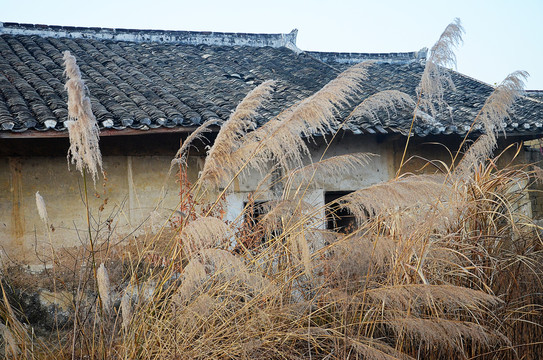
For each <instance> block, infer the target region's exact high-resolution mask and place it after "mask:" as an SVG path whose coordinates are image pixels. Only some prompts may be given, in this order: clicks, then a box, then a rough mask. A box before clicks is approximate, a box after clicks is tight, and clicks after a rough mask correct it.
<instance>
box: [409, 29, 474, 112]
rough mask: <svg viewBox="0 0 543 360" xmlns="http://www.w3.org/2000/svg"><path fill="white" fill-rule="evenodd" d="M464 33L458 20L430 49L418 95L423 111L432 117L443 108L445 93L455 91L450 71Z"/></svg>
mask: <svg viewBox="0 0 543 360" xmlns="http://www.w3.org/2000/svg"><path fill="white" fill-rule="evenodd" d="M463 33H464V28H463V27H462V24H461V22H460V19H458V18H456V19H454V21H453V22H452V23H450V24H449V25H448V26H447V27H446V28H445V30H444V31H443V33H442V34H441V36H440V37H439V39H438V41H437V42H436V43H435V44H434V46H432V48H431V49H430V56H429V58H428V59H427V60H426V65H425V67H424V72H423V74H422V78H421V80H420V84H419V87H418V88H417V93H418V96H419V101H420V104H421V107H422V109H428V110H429V111H430V113H431V114H432V116H435V115H436V114H437V111H438V110H439V109H441V108H442V107H443V95H444V93H445V91H446V90H448V89H450V90H452V91H454V89H455V87H454V83H453V81H452V79H451V75H450V73H449V70H448V69H449V68H451V67H455V66H456V55H455V53H454V50H455V48H456V47H457V46H458V45H459V44H460V43H462V34H463ZM436 105H437V107H436Z"/></svg>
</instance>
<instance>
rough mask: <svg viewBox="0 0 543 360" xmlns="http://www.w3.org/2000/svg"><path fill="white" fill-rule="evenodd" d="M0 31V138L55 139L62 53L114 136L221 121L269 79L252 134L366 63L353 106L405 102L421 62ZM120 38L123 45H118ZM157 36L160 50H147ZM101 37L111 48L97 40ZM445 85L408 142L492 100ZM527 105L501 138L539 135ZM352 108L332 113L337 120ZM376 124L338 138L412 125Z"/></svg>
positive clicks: (65, 31) (467, 84)
mask: <svg viewBox="0 0 543 360" xmlns="http://www.w3.org/2000/svg"><path fill="white" fill-rule="evenodd" d="M0 25H1V23H0ZM6 26H7V27H6ZM2 29H4V30H5V29H7V30H9V31H7V30H6V31H7V32H10V33H5V32H6V31H4V34H1V35H0V131H11V132H22V131H26V130H28V129H34V130H39V131H52V130H51V129H54V130H57V131H64V130H65V126H64V121H65V120H66V119H67V116H68V112H67V105H66V101H67V95H66V91H65V90H64V82H65V78H64V75H63V71H64V70H63V59H62V52H63V51H65V50H69V51H71V52H72V53H73V54H74V55H75V56H76V58H77V62H78V64H79V66H80V69H81V72H82V76H83V79H84V80H85V83H86V85H87V88H88V90H89V94H90V99H91V105H92V110H93V112H94V114H95V116H96V118H97V120H98V123H99V125H100V126H101V127H104V128H111V129H116V130H119V131H122V130H123V129H126V128H131V129H141V130H146V129H150V128H158V127H166V128H173V127H179V126H181V127H183V126H194V125H198V124H201V123H202V122H203V121H206V120H209V119H214V118H217V119H222V120H226V119H227V118H228V116H229V115H230V114H231V112H232V111H233V110H234V109H235V107H236V105H237V104H238V103H239V102H240V101H241V100H242V99H243V97H244V96H245V95H246V94H247V93H248V92H249V91H250V90H252V89H253V88H254V87H255V86H256V85H258V84H260V83H262V82H263V81H265V80H268V79H274V80H277V85H276V89H275V90H276V91H275V93H274V96H273V98H272V100H271V101H270V102H269V103H267V106H266V107H265V109H264V110H263V111H262V112H261V114H260V117H259V118H258V119H257V123H258V124H262V123H263V122H265V121H267V119H268V118H269V117H271V116H274V115H276V114H278V113H279V112H280V111H281V110H282V109H284V108H285V107H286V106H289V105H292V104H293V103H295V102H296V101H299V100H302V99H304V98H305V97H307V96H309V95H311V94H313V93H314V92H315V91H317V90H318V89H320V88H321V87H322V86H324V85H325V84H326V83H328V82H329V81H330V80H332V79H334V78H335V77H336V76H337V75H338V74H339V73H340V72H341V71H342V70H344V69H346V68H347V67H348V66H350V65H351V64H352V63H356V62H359V61H363V60H368V59H370V60H376V63H375V64H374V65H373V66H372V67H370V70H369V72H370V74H369V75H370V76H369V79H368V80H367V81H365V82H364V84H363V89H362V91H361V93H360V94H359V97H358V99H357V102H360V101H362V100H363V99H365V98H366V97H368V96H370V95H371V94H374V93H376V92H378V91H381V90H390V89H396V90H401V91H404V92H407V93H408V94H411V95H412V96H415V88H416V86H417V85H418V82H419V80H420V76H421V74H422V71H423V65H422V61H423V59H424V57H425V50H424V49H423V50H422V51H420V52H413V53H393V54H343V53H317V52H300V51H299V49H294V50H295V51H293V50H291V49H290V48H287V47H285V45H280V46H275V47H271V46H262V44H264V43H266V44H272V45H273V44H274V43H273V41H275V40H277V39H279V37H276V38H273V39H271V38H266V36H268V35H261V37H259V36H260V35H254V34H241V35H240V34H238V35H236V34H219V38H221V37H222V38H224V39H226V40H228V41H230V42H234V43H235V44H234V45H232V44H231V43H230V42H229V43H218V42H216V41H215V40H214V38H212V36H213V34H211V35H210V36H211V37H209V38H206V36H208V34H206V33H189V32H163V33H161V32H160V31H154V30H153V31H136V30H119V31H116V30H112V29H98V30H97V29H91V28H82V29H80V30H79V32H80V33H83V34H84V35H85V36H84V37H81V36H80V37H77V36H75V35H74V36H72V35H73V34H72V32H71V31H73V29H71V28H69V27H53V26H49V27H48V26H41V27H38V28H36V27H35V26H33V25H25V24H7V23H4V24H3V27H2V26H0V33H2ZM40 31H41V32H43V33H44V34H46V35H43V34H42V35H40V33H39V32H40ZM29 34H31V35H29ZM112 34H113V35H112ZM115 34H116V35H115ZM123 34H124V35H123ZM130 34H132V35H133V37H132V38H133V41H123V40H119V39H120V38H122V37H123V36H124V37H129V35H130ZM160 34H162V35H163V38H164V39H166V40H164V41H158V40H156V39H157V36H158V37H160V36H161V35H160ZM110 35H111V36H110ZM121 35H122V36H121ZM63 36H64V37H63ZM108 36H109V37H110V38H111V37H114V36H116V37H117V39H116V40H108V39H105V38H104V37H108ZM236 36H237V38H236ZM187 39H188V40H187ZM194 39H200V40H199V41H201V43H196V42H195V40H194ZM202 39H203V40H202ZM210 39H211V40H210ZM232 39H234V40H235V41H233V40H232ZM236 39H237V40H239V41H237V40H236ZM247 39H249V40H250V41H254V42H255V44H256V45H255V44H252V45H250V46H240V45H239V44H241V43H244V44H249V43H247V41H249V40H247ZM251 39H252V40H251ZM270 39H271V40H270ZM274 39H275V40H274ZM272 40H273V41H272ZM236 41H237V42H236ZM291 43H292V41H291ZM208 44H214V45H208ZM236 44H237V45H236ZM258 44H260V45H258ZM294 47H295V44H294ZM451 76H452V78H453V81H454V83H455V85H456V87H457V91H454V92H448V93H447V94H446V97H445V101H446V102H447V103H448V105H449V109H442V110H443V111H441V112H440V113H439V114H438V115H437V116H435V118H432V119H431V120H428V121H425V120H423V119H420V118H417V119H416V124H415V126H414V131H415V134H417V135H419V136H426V135H430V134H433V135H438V134H459V135H460V134H465V132H466V129H467V128H469V126H470V125H471V122H472V121H473V118H474V117H475V116H476V114H477V112H478V111H479V110H480V109H481V107H482V106H483V104H484V102H485V99H486V97H487V96H488V95H489V94H490V93H491V92H492V90H493V88H492V87H491V86H489V85H487V84H484V83H482V82H480V81H477V80H474V79H472V78H469V77H467V76H464V75H462V74H459V73H456V72H451ZM528 96H529V97H530V98H528V97H526V98H522V99H521V100H520V101H518V103H517V104H516V105H515V107H514V111H513V112H512V114H511V118H510V119H508V120H507V125H508V126H507V127H506V131H507V132H508V133H513V134H532V135H533V134H543V127H542V125H541V124H543V102H542V101H541V99H543V96H542V95H541V93H540V92H537V91H535V92H528ZM356 104H357V103H356V102H354V103H352V104H350V105H349V106H348V107H346V108H344V109H342V112H341V116H342V117H344V116H346V115H347V114H349V112H350V110H351V109H352V108H353V107H354V106H355V105H356ZM381 115H383V116H380V117H379V119H369V118H354V119H353V121H352V122H350V123H349V124H348V128H349V129H351V131H353V132H354V133H362V134H386V133H400V134H404V135H406V134H407V132H408V130H409V128H410V125H411V120H412V115H411V114H410V113H409V112H407V111H398V112H397V113H396V114H391V115H390V116H388V115H387V114H381Z"/></svg>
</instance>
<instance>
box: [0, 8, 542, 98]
mask: <svg viewBox="0 0 543 360" xmlns="http://www.w3.org/2000/svg"><path fill="white" fill-rule="evenodd" d="M455 17H459V18H460V19H461V20H462V24H463V26H464V28H465V30H466V34H465V35H464V44H463V45H462V46H461V47H460V48H459V49H458V51H457V59H458V71H460V72H462V73H464V74H467V75H470V76H472V77H475V78H477V79H480V80H483V81H485V82H487V83H490V84H494V83H499V82H501V80H503V79H504V78H505V77H506V76H507V75H508V74H509V73H511V72H513V71H515V70H526V71H528V72H529V73H530V75H531V76H530V78H529V79H528V82H527V89H543V0H516V1H513V0H511V1H505V0H492V1H489V0H434V1H426V0H397V1H392V0H381V1H375V0H374V1H371V2H370V1H363V0H359V1H356V0H335V1H332V0H313V1H309V0H306V1H297V0H290V1H288V0H267V1H257V0H254V1H248V0H230V1H218V0H190V1H186V0H178V1H175V0H132V1H114V0H109V1H106V0H94V1H93V0H87V1H85V0H78V1H73V0H72V1H68V0H49V1H48V0H0V21H12V22H25V23H34V24H35V23H40V24H47V25H73V26H94V27H113V28H115V27H117V28H135V29H165V30H205V31H225V32H253V33H288V32H290V30H292V29H294V28H297V29H298V30H299V33H298V41H297V45H298V47H299V48H301V49H303V50H318V51H346V52H403V51H415V50H419V49H421V48H422V47H428V48H430V47H431V46H432V45H433V43H434V42H435V41H436V40H437V38H438V37H439V35H440V34H441V32H442V31H443V29H444V28H445V27H446V26H447V24H449V23H450V22H451V21H452V20H453V19H454V18H455Z"/></svg>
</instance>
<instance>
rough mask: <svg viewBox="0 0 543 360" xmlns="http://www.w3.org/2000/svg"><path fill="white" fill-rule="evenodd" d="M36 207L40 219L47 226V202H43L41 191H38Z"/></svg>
mask: <svg viewBox="0 0 543 360" xmlns="http://www.w3.org/2000/svg"><path fill="white" fill-rule="evenodd" d="M36 207H37V208H38V214H39V215H40V218H41V219H42V221H43V222H44V223H45V224H47V220H48V217H47V208H46V207H45V201H44V200H43V197H42V196H41V195H40V192H39V191H36Z"/></svg>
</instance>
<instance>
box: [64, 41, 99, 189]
mask: <svg viewBox="0 0 543 360" xmlns="http://www.w3.org/2000/svg"><path fill="white" fill-rule="evenodd" d="M64 66H65V68H66V70H65V71H64V73H65V74H66V77H67V78H68V80H67V81H66V85H65V86H64V88H65V89H66V90H67V92H68V121H66V122H65V124H66V127H67V128H68V135H69V138H70V148H69V150H68V163H70V162H71V163H72V164H75V167H76V169H77V170H79V171H81V173H83V171H87V172H88V173H89V174H90V175H91V176H92V179H93V181H94V182H95V183H96V177H97V176H98V170H100V171H101V170H102V154H101V153H100V147H99V145H98V142H99V133H100V130H99V128H98V124H97V123H96V118H95V117H94V114H93V113H92V109H91V102H90V99H89V97H88V96H87V95H86V94H85V91H86V87H85V84H84V82H83V80H82V78H81V71H80V70H79V66H77V64H76V60H75V57H74V56H73V55H72V54H71V53H70V52H69V51H65V52H64Z"/></svg>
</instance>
